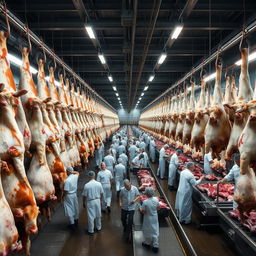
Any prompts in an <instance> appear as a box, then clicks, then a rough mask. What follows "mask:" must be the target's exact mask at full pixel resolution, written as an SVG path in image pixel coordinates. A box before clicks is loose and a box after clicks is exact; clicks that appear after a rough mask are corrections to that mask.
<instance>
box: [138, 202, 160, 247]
mask: <svg viewBox="0 0 256 256" xmlns="http://www.w3.org/2000/svg"><path fill="white" fill-rule="evenodd" d="M158 207H159V201H158V199H157V198H155V197H151V198H148V199H146V200H145V201H144V202H143V204H142V206H141V209H143V210H144V211H145V212H144V217H143V224H142V232H143V235H144V238H145V243H146V244H149V245H151V244H152V245H153V247H156V248H158V247H159V244H158V237H159V223H158V215H157V208H158Z"/></svg>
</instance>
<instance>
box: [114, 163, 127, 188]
mask: <svg viewBox="0 0 256 256" xmlns="http://www.w3.org/2000/svg"><path fill="white" fill-rule="evenodd" d="M114 174H115V182H116V191H120V189H121V188H122V187H123V186H124V179H125V176H126V168H125V166H124V165H123V164H117V165H116V166H115V168H114Z"/></svg>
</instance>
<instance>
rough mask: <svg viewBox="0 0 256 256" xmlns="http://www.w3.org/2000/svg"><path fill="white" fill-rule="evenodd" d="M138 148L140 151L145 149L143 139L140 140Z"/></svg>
mask: <svg viewBox="0 0 256 256" xmlns="http://www.w3.org/2000/svg"><path fill="white" fill-rule="evenodd" d="M139 148H140V149H145V148H146V143H145V142H144V141H143V139H141V140H140V144H139Z"/></svg>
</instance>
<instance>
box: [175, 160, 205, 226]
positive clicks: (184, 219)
mask: <svg viewBox="0 0 256 256" xmlns="http://www.w3.org/2000/svg"><path fill="white" fill-rule="evenodd" d="M194 167H195V165H194V163H192V162H188V163H187V164H186V169H185V170H183V171H182V172H181V174H180V182H179V187H178V191H177V195H176V202H175V209H176V210H177V213H178V218H179V221H180V223H184V224H190V223H191V215H192V193H193V186H196V185H198V184H199V183H201V181H202V180H203V179H204V176H202V177H201V178H200V179H199V180H198V181H197V180H196V179H195V176H194V175H193V171H194Z"/></svg>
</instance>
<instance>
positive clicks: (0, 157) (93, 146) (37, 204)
mask: <svg viewBox="0 0 256 256" xmlns="http://www.w3.org/2000/svg"><path fill="white" fill-rule="evenodd" d="M8 36H9V30H8V31H0V51H1V56H0V170H1V179H0V255H7V254H8V253H9V252H11V251H14V250H19V249H21V247H22V246H23V247H25V248H24V249H25V251H26V252H25V253H26V255H30V235H33V234H35V233H37V231H38V227H37V218H38V214H39V209H40V212H41V213H45V215H46V217H47V218H48V219H50V208H49V202H51V201H53V200H56V199H57V198H56V195H55V189H58V190H60V191H61V190H62V189H63V184H64V181H65V179H66V177H67V174H66V167H67V166H73V167H75V166H79V165H83V166H85V165H86V164H87V163H88V158H89V157H90V156H93V155H94V152H95V151H96V150H97V147H98V146H99V143H101V142H103V141H105V140H106V138H107V137H109V136H110V134H111V133H113V132H114V131H115V130H116V129H117V128H118V127H119V121H118V118H117V115H116V114H115V113H114V112H112V111H111V110H109V109H108V108H106V107H105V106H103V105H102V104H100V103H99V102H96V100H94V99H93V98H92V97H91V96H89V95H88V94H85V92H81V91H80V90H79V87H77V92H75V88H74V81H73V82H72V83H70V84H69V80H68V79H65V78H64V75H63V74H59V83H60V85H59V86H58V88H57V87H56V85H55V78H54V71H55V67H49V77H50V78H49V83H48V84H47V82H46V80H45V71H44V65H45V61H46V59H45V55H44V54H42V56H41V57H40V56H39V55H38V58H37V63H38V74H37V86H36V85H35V83H34V81H33V77H32V75H31V72H30V64H29V52H30V49H31V45H30V46H29V47H23V48H22V49H21V50H22V62H23V63H22V66H21V68H20V70H21V73H20V82H19V86H18V88H17V87H16V84H15V82H14V78H13V74H12V71H11V69H10V63H9V61H8V58H7V54H8V51H7V42H6V41H7V37H8ZM64 80H65V81H64ZM60 194H61V193H60ZM17 228H18V231H17ZM20 239H21V240H22V244H21V243H19V242H18V241H20Z"/></svg>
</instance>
